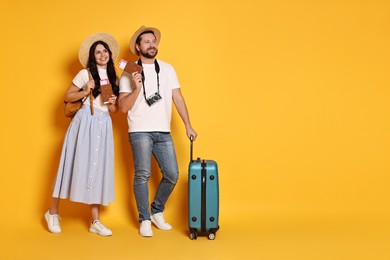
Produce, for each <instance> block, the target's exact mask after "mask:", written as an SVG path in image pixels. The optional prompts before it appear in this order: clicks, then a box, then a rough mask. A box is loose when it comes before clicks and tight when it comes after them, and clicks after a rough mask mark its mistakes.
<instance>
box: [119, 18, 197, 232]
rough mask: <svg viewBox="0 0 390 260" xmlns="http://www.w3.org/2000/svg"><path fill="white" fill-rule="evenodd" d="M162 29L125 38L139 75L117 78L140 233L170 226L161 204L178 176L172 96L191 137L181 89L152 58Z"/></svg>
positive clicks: (146, 29)
mask: <svg viewBox="0 0 390 260" xmlns="http://www.w3.org/2000/svg"><path fill="white" fill-rule="evenodd" d="M160 37H161V33H160V31H159V30H158V29H157V28H153V27H145V26H142V27H141V28H139V29H138V30H137V31H136V32H135V33H134V35H133V36H132V37H131V39H130V50H131V52H133V53H134V54H135V55H137V56H139V57H140V59H139V60H138V64H139V65H142V67H143V70H142V72H141V73H139V72H134V73H132V74H129V73H127V72H123V74H122V77H121V79H120V84H119V87H120V91H119V92H120V94H119V98H118V103H119V108H120V110H121V111H122V112H124V113H127V121H128V125H129V141H130V143H131V147H132V152H133V161H134V172H135V175H134V186H133V188H134V194H135V199H136V203H137V209H138V214H139V221H140V223H141V224H140V235H141V236H144V237H151V236H153V231H152V228H151V223H152V222H153V224H155V225H156V226H157V228H159V229H162V230H171V229H172V226H171V225H170V224H168V223H167V222H166V221H165V219H164V215H163V211H164V208H165V203H166V202H167V200H168V198H169V196H170V194H171V193H172V191H173V189H174V187H175V185H176V182H177V179H178V174H179V170H178V165H177V160H176V153H175V148H174V144H173V141H172V137H171V134H170V132H171V129H170V123H171V115H172V100H173V103H174V104H175V107H176V110H177V111H178V113H179V115H180V117H181V119H182V120H183V122H184V125H185V128H186V132H187V136H188V137H189V138H192V139H193V140H195V139H196V136H197V134H196V132H195V131H194V129H193V128H192V126H191V123H190V119H189V115H188V111H187V106H186V103H185V100H184V98H183V96H182V94H181V91H180V85H179V81H178V79H177V76H176V72H175V70H174V68H173V67H172V66H171V65H170V64H168V63H165V62H163V61H161V60H157V59H156V55H157V53H158V43H159V42H160ZM152 155H154V157H155V158H156V160H157V162H158V164H159V167H160V169H161V172H162V180H161V181H160V183H159V185H158V188H157V191H156V194H155V197H154V200H153V202H152V204H151V212H149V200H148V197H149V190H148V181H149V178H150V175H151V158H152Z"/></svg>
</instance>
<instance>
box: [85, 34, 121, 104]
mask: <svg viewBox="0 0 390 260" xmlns="http://www.w3.org/2000/svg"><path fill="white" fill-rule="evenodd" d="M98 44H101V45H103V46H104V48H105V49H106V50H107V51H108V53H109V54H110V59H109V61H108V63H107V76H108V79H109V80H110V84H111V86H112V92H113V93H114V95H115V96H118V95H119V86H118V85H117V83H116V79H117V77H116V71H115V66H114V61H113V60H112V52H111V50H110V47H109V46H108V44H107V43H105V42H103V41H97V42H95V43H94V44H92V46H91V48H89V58H88V64H87V68H89V70H90V71H91V75H92V78H93V79H94V81H95V88H94V89H93V90H92V95H93V96H94V97H95V98H96V97H97V96H99V94H100V92H101V91H100V76H99V73H98V69H97V65H96V60H95V49H96V46H97V45H98Z"/></svg>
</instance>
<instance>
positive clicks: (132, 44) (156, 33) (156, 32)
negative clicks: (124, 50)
mask: <svg viewBox="0 0 390 260" xmlns="http://www.w3.org/2000/svg"><path fill="white" fill-rule="evenodd" d="M146 31H152V32H153V33H154V36H156V43H157V44H158V43H159V42H160V38H161V33H160V30H159V29H157V28H154V27H145V26H143V25H142V26H141V27H140V28H139V29H138V30H137V31H136V32H135V33H134V34H133V36H132V37H131V39H130V50H131V52H132V53H134V54H135V55H138V56H139V53H138V51H137V50H136V49H135V42H136V40H137V38H138V36H140V35H141V34H142V33H143V32H146Z"/></svg>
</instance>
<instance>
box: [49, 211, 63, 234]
mask: <svg viewBox="0 0 390 260" xmlns="http://www.w3.org/2000/svg"><path fill="white" fill-rule="evenodd" d="M45 219H46V223H47V228H48V229H49V231H50V232H51V233H56V234H58V233H61V226H60V220H61V218H60V216H59V215H58V214H53V215H52V214H50V212H49V211H46V213H45Z"/></svg>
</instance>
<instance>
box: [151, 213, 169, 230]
mask: <svg viewBox="0 0 390 260" xmlns="http://www.w3.org/2000/svg"><path fill="white" fill-rule="evenodd" d="M150 218H151V219H152V222H153V223H154V224H155V225H156V226H157V227H158V228H159V229H162V230H171V229H172V226H171V225H170V224H169V223H167V222H165V219H164V214H163V213H162V212H160V213H156V214H153V215H152V216H150Z"/></svg>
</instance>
